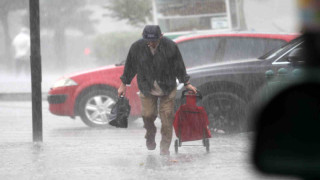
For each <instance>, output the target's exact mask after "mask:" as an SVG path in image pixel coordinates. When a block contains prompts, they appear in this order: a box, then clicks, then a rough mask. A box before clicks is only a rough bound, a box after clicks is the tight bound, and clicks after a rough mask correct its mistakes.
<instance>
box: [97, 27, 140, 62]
mask: <svg viewBox="0 0 320 180" xmlns="http://www.w3.org/2000/svg"><path fill="white" fill-rule="evenodd" d="M139 38H141V32H111V33H106V34H102V35H99V36H97V37H96V38H95V41H94V54H95V56H96V58H97V61H98V63H99V64H100V65H109V64H114V63H120V62H122V61H125V60H126V57H127V53H128V51H129V49H130V46H131V44H132V43H133V42H134V41H136V40H137V39H139Z"/></svg>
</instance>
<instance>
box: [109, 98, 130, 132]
mask: <svg viewBox="0 0 320 180" xmlns="http://www.w3.org/2000/svg"><path fill="white" fill-rule="evenodd" d="M130 110H131V107H130V105H129V100H128V99H127V98H125V97H123V96H121V97H119V99H118V101H117V103H116V104H115V105H114V107H113V108H112V110H111V114H110V115H109V118H110V120H111V121H110V122H109V124H110V125H112V126H115V127H118V128H127V127H128V117H129V114H130Z"/></svg>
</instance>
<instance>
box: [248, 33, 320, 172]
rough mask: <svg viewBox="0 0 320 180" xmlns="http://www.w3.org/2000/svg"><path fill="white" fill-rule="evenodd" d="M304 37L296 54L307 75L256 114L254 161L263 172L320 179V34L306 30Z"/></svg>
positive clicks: (282, 91) (275, 96) (274, 97)
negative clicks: (300, 48)
mask: <svg viewBox="0 0 320 180" xmlns="http://www.w3.org/2000/svg"><path fill="white" fill-rule="evenodd" d="M303 38H304V42H305V43H304V44H303V49H302V54H299V56H296V57H301V58H303V59H304V67H303V71H304V73H305V74H304V77H303V78H302V79H299V80H297V82H296V83H294V84H292V85H290V86H288V87H287V88H284V89H283V90H281V91H280V92H278V93H277V94H276V95H274V96H273V97H272V98H271V99H269V101H268V102H267V103H266V104H265V105H264V106H263V107H262V108H261V111H260V112H258V114H257V115H256V116H255V120H256V124H255V130H256V137H255V141H254V149H253V161H254V164H255V165H256V167H257V168H258V169H259V170H260V171H262V172H264V173H269V174H279V175H290V176H292V175H294V176H298V177H302V178H319V177H320V133H319V130H318V129H319V127H320V35H319V34H318V33H305V34H304V35H303ZM300 53H301V52H300ZM295 62H298V60H295ZM293 65H295V64H294V63H293Z"/></svg>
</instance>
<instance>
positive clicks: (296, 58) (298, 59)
mask: <svg viewBox="0 0 320 180" xmlns="http://www.w3.org/2000/svg"><path fill="white" fill-rule="evenodd" d="M304 58H305V57H303V49H302V48H296V49H294V50H292V51H291V52H290V53H289V55H288V61H289V62H291V63H293V64H301V63H302V62H303V60H304Z"/></svg>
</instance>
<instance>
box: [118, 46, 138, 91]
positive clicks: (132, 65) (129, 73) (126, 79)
mask: <svg viewBox="0 0 320 180" xmlns="http://www.w3.org/2000/svg"><path fill="white" fill-rule="evenodd" d="M136 74H137V68H136V60H135V56H134V48H133V46H131V48H130V50H129V53H128V56H127V59H126V63H125V65H124V70H123V74H122V76H121V77H120V79H121V81H122V83H121V85H120V87H119V89H118V96H121V95H125V94H126V89H127V88H126V84H130V83H131V81H132V79H133V78H134V76H135V75H136Z"/></svg>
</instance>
